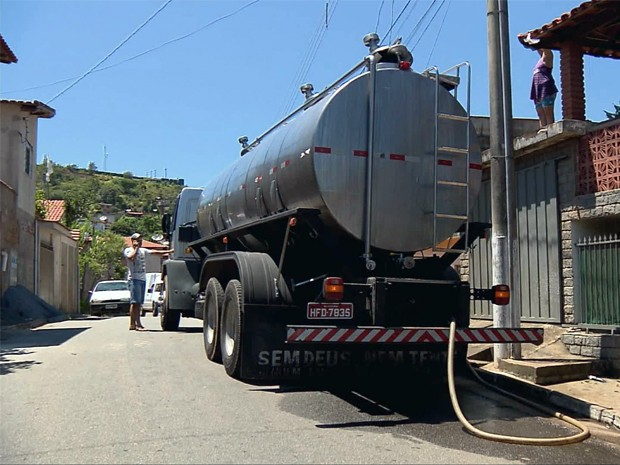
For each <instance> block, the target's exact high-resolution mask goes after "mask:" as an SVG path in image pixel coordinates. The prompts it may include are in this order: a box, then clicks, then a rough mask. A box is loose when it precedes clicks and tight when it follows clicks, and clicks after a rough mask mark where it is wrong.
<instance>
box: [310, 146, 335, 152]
mask: <svg viewBox="0 0 620 465" xmlns="http://www.w3.org/2000/svg"><path fill="white" fill-rule="evenodd" d="M314 151H315V152H316V153H332V149H331V148H330V147H314Z"/></svg>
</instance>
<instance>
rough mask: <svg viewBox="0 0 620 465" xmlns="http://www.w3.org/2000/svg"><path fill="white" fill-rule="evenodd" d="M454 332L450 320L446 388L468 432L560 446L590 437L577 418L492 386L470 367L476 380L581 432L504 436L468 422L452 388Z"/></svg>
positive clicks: (515, 442)
mask: <svg viewBox="0 0 620 465" xmlns="http://www.w3.org/2000/svg"><path fill="white" fill-rule="evenodd" d="M455 332H456V323H455V322H454V321H452V322H451V323H450V337H449V340H448V388H449V389H450V401H451V402H452V407H453V408H454V412H455V413H456V416H457V417H458V419H459V421H460V422H461V423H462V424H463V426H464V427H465V429H466V430H467V431H468V432H469V433H471V434H473V435H474V436H478V437H481V438H483V439H489V440H491V441H498V442H507V443H511V444H524V445H533V446H560V445H564V444H573V443H576V442H580V441H583V440H584V439H587V438H589V437H590V430H589V429H588V427H586V426H585V425H583V424H582V423H580V422H578V421H577V420H575V419H573V418H571V417H569V416H568V415H563V414H561V413H559V412H556V411H553V410H551V409H548V408H546V407H544V406H542V405H539V404H535V403H534V402H531V401H529V400H527V399H524V398H523V397H519V396H517V395H516V394H513V393H511V392H508V391H505V390H503V389H500V388H498V387H496V386H493V385H492V384H490V383H488V382H486V381H485V380H483V379H482V378H481V377H480V375H478V373H476V372H475V371H474V369H473V368H471V367H470V369H471V370H472V372H473V373H474V374H475V375H476V377H477V378H478V380H479V381H480V382H482V383H483V384H484V385H486V386H488V387H490V388H491V389H494V390H496V391H498V392H501V393H502V394H505V395H507V396H508V397H512V398H513V399H516V400H518V401H520V402H523V403H525V404H527V405H529V406H531V407H534V408H537V409H538V410H541V411H543V412H545V413H548V414H551V415H553V416H554V417H556V418H559V419H560V420H563V421H565V422H566V423H570V424H571V425H573V426H575V427H577V428H578V429H580V430H581V432H580V433H577V434H575V435H573V436H566V437H560V438H529V437H521V436H504V435H501V434H494V433H487V432H486V431H482V430H480V429H478V428H476V427H474V426H473V425H472V424H471V423H469V421H467V418H465V415H463V412H462V411H461V408H460V406H459V403H458V399H457V397H456V390H455V388H454V335H455ZM468 365H469V363H468Z"/></svg>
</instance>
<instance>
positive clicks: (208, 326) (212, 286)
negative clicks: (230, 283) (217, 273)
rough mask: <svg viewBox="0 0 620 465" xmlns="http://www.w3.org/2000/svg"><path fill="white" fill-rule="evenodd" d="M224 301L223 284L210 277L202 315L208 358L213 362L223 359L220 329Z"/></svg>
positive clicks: (203, 335) (203, 334)
mask: <svg viewBox="0 0 620 465" xmlns="http://www.w3.org/2000/svg"><path fill="white" fill-rule="evenodd" d="M223 301H224V289H222V285H221V284H220V282H219V281H218V280H217V279H216V278H211V279H209V281H208V282H207V290H206V293H205V301H204V306H205V307H204V312H203V316H202V337H203V339H204V344H205V352H206V354H207V358H208V359H209V360H211V361H213V362H220V361H221V360H222V353H221V352H220V347H219V337H218V331H219V325H220V317H221V312H222V302H223Z"/></svg>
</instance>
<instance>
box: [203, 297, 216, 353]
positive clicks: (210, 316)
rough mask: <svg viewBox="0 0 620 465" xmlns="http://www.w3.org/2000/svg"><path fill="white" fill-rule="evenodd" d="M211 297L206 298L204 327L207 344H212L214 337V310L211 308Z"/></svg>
mask: <svg viewBox="0 0 620 465" xmlns="http://www.w3.org/2000/svg"><path fill="white" fill-rule="evenodd" d="M213 307H214V305H213V298H211V299H208V300H207V317H206V323H207V325H206V328H205V334H206V336H207V342H208V343H209V344H213V341H214V339H215V325H216V321H215V311H214V309H213Z"/></svg>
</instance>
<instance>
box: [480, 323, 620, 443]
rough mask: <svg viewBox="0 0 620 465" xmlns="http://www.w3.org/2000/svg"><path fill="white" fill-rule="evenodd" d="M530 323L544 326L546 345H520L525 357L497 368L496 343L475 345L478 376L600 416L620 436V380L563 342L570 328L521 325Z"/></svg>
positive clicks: (533, 397)
mask: <svg viewBox="0 0 620 465" xmlns="http://www.w3.org/2000/svg"><path fill="white" fill-rule="evenodd" d="M491 324H492V322H490V321H488V320H472V322H471V326H472V327H486V326H490V325H491ZM528 326H529V327H543V328H544V330H545V336H544V341H543V343H542V344H541V345H540V346H536V345H533V344H521V359H518V360H502V361H500V364H499V366H498V367H496V366H495V364H494V363H493V352H492V350H493V349H492V347H493V346H492V345H490V344H485V345H482V344H471V345H470V346H469V349H468V355H469V360H470V362H471V363H472V364H473V365H474V366H476V367H478V368H480V370H479V374H480V375H481V376H482V377H483V378H484V379H485V380H486V381H489V382H491V383H493V384H495V385H496V386H498V387H500V388H502V389H504V390H506V391H509V392H512V393H514V394H516V395H519V396H521V397H525V398H526V399H529V400H533V401H537V402H541V403H542V404H543V405H546V406H548V407H551V408H554V407H555V408H557V409H558V410H560V411H563V412H565V413H567V414H569V415H570V413H573V414H576V415H579V416H581V417H583V418H589V419H592V420H596V421H598V422H600V423H602V424H604V425H606V426H607V427H608V428H611V430H612V431H614V432H616V433H618V434H620V378H619V377H613V378H610V377H606V376H600V375H599V373H598V365H597V362H596V361H595V362H594V363H592V361H593V359H591V358H587V357H581V356H578V355H573V354H571V353H570V352H569V351H568V349H567V348H566V347H565V346H564V344H563V343H562V341H561V337H562V334H564V333H566V332H569V331H570V329H569V328H562V327H560V326H557V325H548V324H527V323H524V324H522V327H528ZM563 379H565V380H563ZM536 380H538V382H534V381H536ZM541 381H542V382H541Z"/></svg>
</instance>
